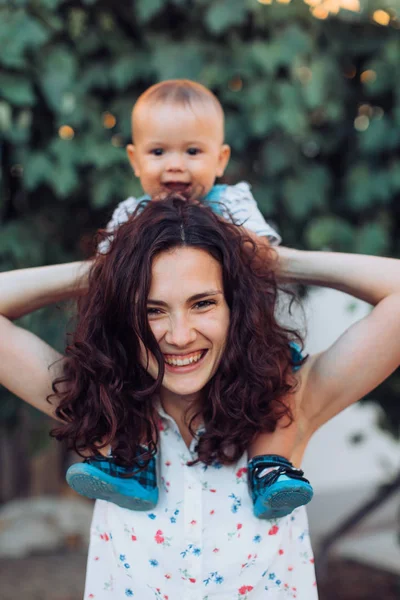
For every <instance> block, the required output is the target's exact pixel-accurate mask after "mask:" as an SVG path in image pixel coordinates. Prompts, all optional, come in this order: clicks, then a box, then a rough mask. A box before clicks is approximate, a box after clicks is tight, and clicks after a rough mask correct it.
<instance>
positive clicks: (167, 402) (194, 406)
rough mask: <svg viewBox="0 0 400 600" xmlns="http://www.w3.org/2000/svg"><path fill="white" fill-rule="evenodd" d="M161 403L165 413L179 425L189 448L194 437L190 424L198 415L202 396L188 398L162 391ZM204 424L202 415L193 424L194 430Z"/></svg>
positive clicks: (194, 395) (192, 395) (193, 395)
mask: <svg viewBox="0 0 400 600" xmlns="http://www.w3.org/2000/svg"><path fill="white" fill-rule="evenodd" d="M160 401H161V405H162V407H163V409H164V411H165V412H166V413H167V415H169V416H170V417H171V418H172V419H174V421H175V423H176V424H177V426H178V428H179V431H180V433H181V435H182V437H183V439H184V440H185V443H186V445H187V446H189V445H190V442H191V440H192V435H191V434H190V431H189V427H188V423H190V419H191V418H192V417H193V416H194V415H195V414H196V412H197V411H198V409H199V406H200V401H201V394H198V393H197V394H191V395H188V396H181V395H178V394H174V393H173V392H170V391H169V390H162V391H161V393H160ZM201 424H202V418H201V415H199V417H197V418H196V419H195V421H194V422H193V425H192V427H193V429H194V430H196V429H197V427H198V426H199V425H201Z"/></svg>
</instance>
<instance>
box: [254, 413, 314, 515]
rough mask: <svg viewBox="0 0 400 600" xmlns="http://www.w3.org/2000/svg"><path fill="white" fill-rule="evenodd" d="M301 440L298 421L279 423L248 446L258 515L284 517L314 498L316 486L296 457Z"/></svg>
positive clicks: (255, 507)
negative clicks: (287, 424) (300, 467)
mask: <svg viewBox="0 0 400 600" xmlns="http://www.w3.org/2000/svg"><path fill="white" fill-rule="evenodd" d="M298 443H299V436H298V430H297V427H296V424H295V423H293V424H291V425H289V426H288V427H280V426H279V424H278V427H277V429H276V430H275V431H274V432H273V433H260V434H259V435H258V436H257V437H256V438H255V440H254V441H253V443H252V444H251V446H250V447H249V449H248V454H249V464H248V481H249V489H250V494H251V497H252V499H253V504H254V514H255V515H256V516H257V517H258V518H260V519H273V518H280V517H284V516H286V515H288V514H290V513H291V512H292V511H293V510H294V509H295V508H297V507H298V506H302V505H304V504H307V503H308V502H309V501H310V500H311V498H312V496H313V489H312V487H311V485H310V482H309V481H308V480H307V479H306V478H305V477H304V473H303V471H301V470H300V469H299V464H297V460H298V458H297V460H296V454H297V456H298V453H297V452H296V448H297V447H298ZM292 461H294V464H293V462H292Z"/></svg>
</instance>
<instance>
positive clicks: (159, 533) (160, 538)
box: [154, 529, 165, 544]
mask: <svg viewBox="0 0 400 600" xmlns="http://www.w3.org/2000/svg"><path fill="white" fill-rule="evenodd" d="M154 539H155V541H156V544H163V543H164V542H165V538H164V535H163V532H162V531H161V529H158V531H157V532H156V535H155V536H154Z"/></svg>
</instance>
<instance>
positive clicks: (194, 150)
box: [187, 147, 201, 156]
mask: <svg viewBox="0 0 400 600" xmlns="http://www.w3.org/2000/svg"><path fill="white" fill-rule="evenodd" d="M187 152H188V154H190V156H196V155H197V154H200V152H201V150H200V148H194V147H193V148H188V150H187Z"/></svg>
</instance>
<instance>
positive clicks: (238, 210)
mask: <svg viewBox="0 0 400 600" xmlns="http://www.w3.org/2000/svg"><path fill="white" fill-rule="evenodd" d="M220 201H221V203H222V205H223V206H225V207H226V209H227V210H226V211H224V210H223V213H224V214H223V216H224V217H225V218H226V219H228V220H232V219H233V221H234V222H235V223H237V224H238V225H243V226H244V227H246V229H249V230H250V231H253V232H254V233H256V234H257V235H260V236H266V237H267V238H268V241H269V243H270V244H271V246H278V245H279V244H280V243H281V241H282V238H281V236H280V235H279V233H277V232H276V231H275V229H274V228H273V227H271V225H269V224H268V223H267V222H266V221H265V219H264V217H263V216H262V214H261V212H260V211H259V209H258V206H257V202H256V201H255V199H254V196H253V194H252V193H251V189H250V184H248V183H247V182H246V181H241V182H240V183H237V184H236V185H228V186H226V188H225V189H224V191H223V193H222V195H221V198H220Z"/></svg>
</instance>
